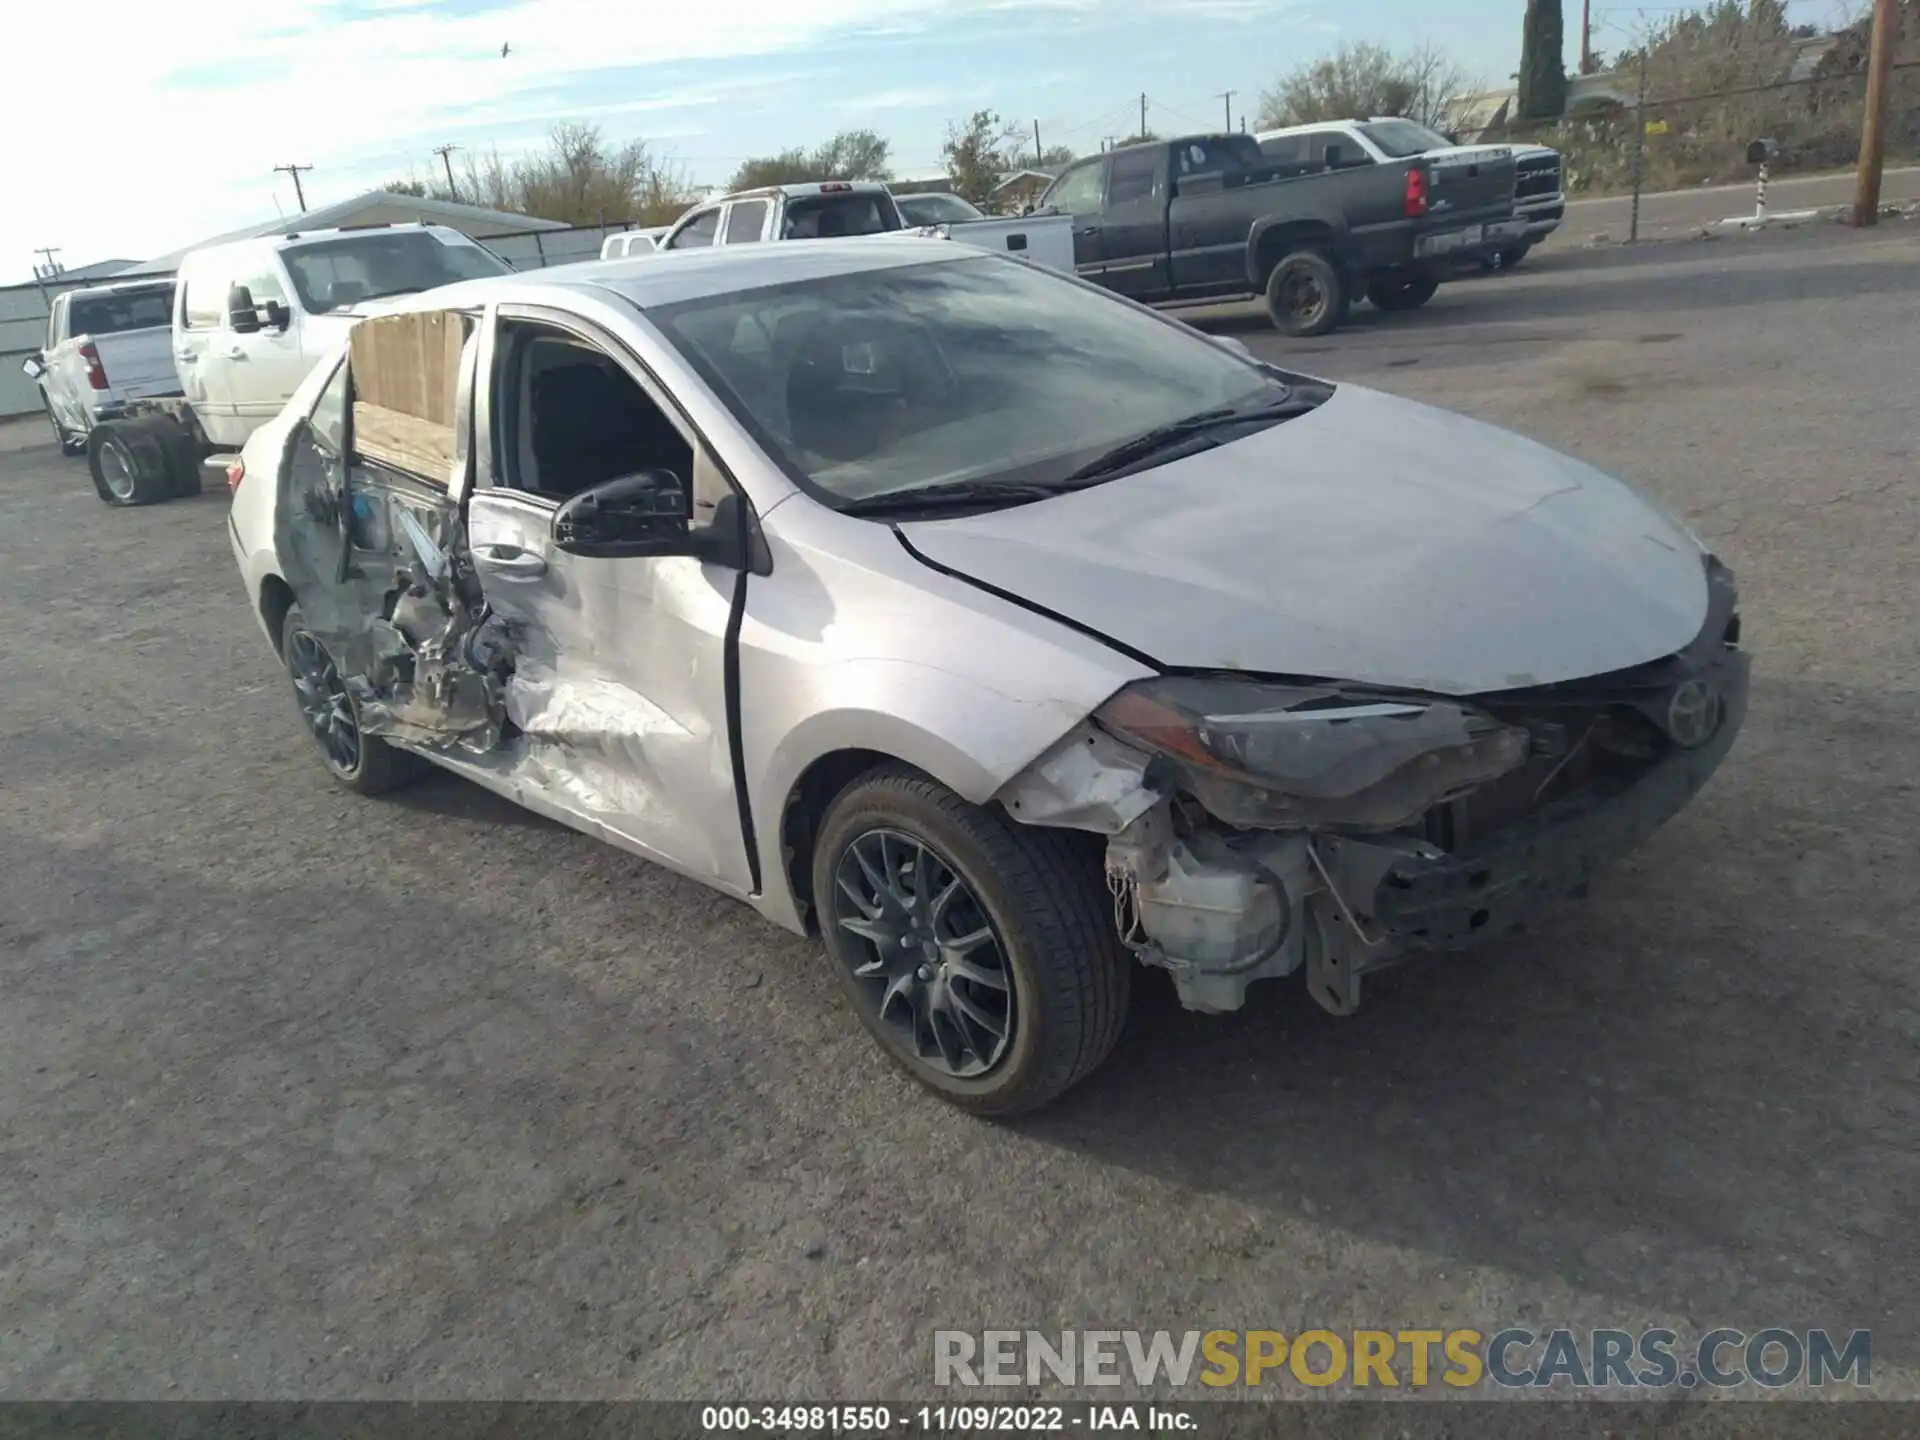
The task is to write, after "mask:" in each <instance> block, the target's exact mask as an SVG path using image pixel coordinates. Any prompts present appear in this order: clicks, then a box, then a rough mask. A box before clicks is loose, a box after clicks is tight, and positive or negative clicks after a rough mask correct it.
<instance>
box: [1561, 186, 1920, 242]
mask: <svg viewBox="0 0 1920 1440" xmlns="http://www.w3.org/2000/svg"><path fill="white" fill-rule="evenodd" d="M1880 196H1881V200H1882V201H1883V202H1884V203H1887V204H1892V203H1893V202H1895V201H1908V200H1920V167H1902V168H1899V169H1891V170H1888V171H1887V172H1886V174H1885V175H1884V176H1882V178H1881V184H1880ZM1753 200H1754V187H1753V186H1752V185H1728V186H1713V187H1711V188H1708V189H1701V190H1673V191H1665V192H1662V193H1661V194H1658V195H1642V196H1641V197H1640V234H1641V236H1642V237H1643V238H1646V239H1663V238H1667V237H1671V236H1674V235H1684V234H1686V233H1687V232H1688V231H1691V230H1698V229H1700V228H1701V227H1702V226H1706V225H1713V224H1716V223H1718V222H1719V221H1721V220H1725V219H1727V218H1728V217H1729V216H1733V215H1751V214H1752V213H1753ZM1852 203H1853V176H1852V175H1851V174H1845V175H1810V176H1801V177H1797V178H1782V179H1778V180H1774V181H1772V182H1770V183H1769V184H1768V186H1767V206H1768V208H1769V209H1771V210H1811V209H1817V208H1818V207H1820V206H1823V205H1850V204H1852ZM1632 214H1633V201H1632V200H1631V199H1630V198H1629V197H1626V196H1620V195H1610V196H1607V197H1606V198H1605V199H1600V200H1575V201H1574V202H1573V203H1572V204H1570V205H1569V206H1568V207H1567V220H1566V224H1564V225H1563V226H1561V227H1560V229H1559V230H1558V231H1557V232H1556V233H1555V234H1554V235H1553V237H1552V238H1551V239H1550V240H1549V241H1548V242H1547V245H1546V246H1545V247H1543V248H1545V249H1547V250H1548V251H1549V252H1550V251H1551V250H1553V249H1557V248H1560V247H1563V246H1567V245H1584V244H1586V243H1587V242H1588V241H1589V240H1590V239H1592V237H1593V236H1595V235H1597V234H1601V233H1603V232H1604V233H1605V234H1607V235H1609V236H1611V237H1612V238H1613V239H1614V240H1615V241H1624V240H1625V239H1626V238H1627V235H1628V234H1629V233H1630V230H1631V224H1632Z"/></svg>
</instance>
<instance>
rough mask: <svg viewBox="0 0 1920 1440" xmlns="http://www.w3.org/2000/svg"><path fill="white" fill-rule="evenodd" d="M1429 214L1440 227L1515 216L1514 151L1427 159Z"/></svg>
mask: <svg viewBox="0 0 1920 1440" xmlns="http://www.w3.org/2000/svg"><path fill="white" fill-rule="evenodd" d="M1425 163H1426V165H1427V178H1428V213H1429V214H1430V215H1431V216H1432V217H1433V218H1434V220H1435V222H1436V223H1444V222H1448V221H1453V220H1498V219H1503V218H1505V217H1506V216H1507V215H1510V214H1512V213H1513V182H1514V160H1513V151H1511V150H1509V149H1508V148H1507V147H1506V146H1504V145H1495V146H1488V147H1487V148H1486V149H1483V150H1460V151H1448V152H1447V153H1446V154H1444V155H1434V156H1429V157H1427V160H1426V162H1425Z"/></svg>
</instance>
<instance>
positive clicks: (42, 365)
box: [20, 355, 47, 380]
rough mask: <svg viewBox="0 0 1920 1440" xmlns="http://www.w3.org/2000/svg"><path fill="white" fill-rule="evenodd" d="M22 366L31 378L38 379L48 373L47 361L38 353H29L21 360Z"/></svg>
mask: <svg viewBox="0 0 1920 1440" xmlns="http://www.w3.org/2000/svg"><path fill="white" fill-rule="evenodd" d="M20 368H21V369H22V370H24V371H26V372H27V378H28V379H29V380H38V379H39V378H40V377H41V376H42V375H44V374H46V373H47V362H46V361H45V360H43V359H42V358H41V357H40V356H38V355H29V356H27V358H26V359H24V360H22V361H21V362H20Z"/></svg>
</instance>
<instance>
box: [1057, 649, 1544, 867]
mask: <svg viewBox="0 0 1920 1440" xmlns="http://www.w3.org/2000/svg"><path fill="white" fill-rule="evenodd" d="M1094 719H1095V720H1097V721H1098V722H1099V723H1100V724H1101V725H1102V726H1104V727H1105V728H1106V729H1108V730H1110V731H1112V732H1113V733H1114V734H1115V735H1118V736H1120V737H1122V738H1123V739H1127V740H1130V741H1132V742H1133V743H1134V744H1136V745H1139V746H1142V747H1143V748H1145V749H1147V750H1150V751H1152V752H1154V753H1155V754H1158V755H1163V756H1165V757H1166V758H1167V759H1168V760H1170V761H1171V762H1173V764H1174V765H1175V767H1176V768H1177V769H1178V770H1179V772H1180V774H1181V776H1182V777H1183V779H1184V781H1185V783H1186V788H1188V789H1189V790H1190V791H1191V792H1192V793H1193V794H1194V796H1195V797H1196V798H1197V799H1198V800H1199V801H1200V803H1201V804H1202V805H1204V806H1205V807H1206V808H1207V809H1208V811H1210V812H1211V813H1212V814H1213V815H1214V816H1215V817H1217V818H1218V819H1220V820H1223V821H1225V822H1226V823H1227V824H1229V825H1240V826H1247V827H1250V828H1257V829H1290V828H1316V827H1323V826H1324V827H1328V828H1340V829H1353V830H1393V829H1398V828H1400V827H1401V826H1404V825H1408V824H1411V823H1412V822H1413V821H1415V820H1417V819H1419V818H1420V816H1421V815H1423V814H1425V813H1426V812H1427V811H1428V810H1430V809H1431V808H1432V807H1433V806H1435V805H1438V804H1440V803H1442V802H1444V801H1446V800H1449V799H1452V798H1454V797H1455V796H1458V795H1460V794H1462V793H1464V792H1466V791H1468V790H1471V789H1473V788H1474V787H1475V786H1477V785H1481V784H1484V783H1485V782H1487V781H1488V780H1492V779H1494V778H1495V777H1496V776H1500V775H1504V774H1506V773H1507V772H1508V771H1509V770H1512V769H1513V768H1514V767H1515V766H1517V765H1519V764H1520V763H1521V762H1522V761H1523V760H1524V759H1526V756H1527V751H1528V749H1529V745H1530V740H1529V737H1528V735H1527V732H1526V731H1525V730H1521V729H1517V728H1515V727H1513V726H1510V725H1503V724H1501V723H1500V722H1499V721H1497V720H1495V719H1493V718H1492V717H1491V716H1488V715H1483V714H1481V713H1480V712H1478V711H1476V710H1472V709H1469V708H1468V707H1467V706H1465V705H1461V704H1458V703H1456V702H1453V701H1448V700H1427V699H1418V698H1400V697H1387V696H1369V695H1365V694H1361V693H1355V692H1352V691H1347V690H1342V689H1336V688H1333V687H1317V686H1288V685H1277V684H1263V683H1260V682H1257V681H1249V680H1238V679H1233V678H1230V677H1226V678H1208V677H1191V678H1190V677H1184V676H1169V677H1165V678H1162V679H1158V680H1144V681H1141V682H1140V683H1138V684H1135V685H1129V686H1128V687H1127V688H1126V689H1124V690H1122V691H1120V692H1119V693H1118V694H1116V695H1115V696H1114V697H1113V698H1112V699H1110V700H1108V701H1107V703H1106V704H1104V705H1102V706H1101V707H1100V709H1099V710H1097V711H1096V712H1095V713H1094Z"/></svg>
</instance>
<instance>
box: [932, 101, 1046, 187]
mask: <svg viewBox="0 0 1920 1440" xmlns="http://www.w3.org/2000/svg"><path fill="white" fill-rule="evenodd" d="M1025 140H1026V131H1024V130H1022V129H1021V128H1020V127H1019V126H1017V125H1009V124H1007V123H1005V122H1004V121H1002V120H1001V118H1000V117H999V116H998V115H997V114H995V113H994V112H993V111H991V110H976V111H974V112H973V114H972V115H971V116H969V117H968V119H967V122H966V123H965V124H964V125H955V124H949V125H948V126H947V138H946V142H945V143H944V144H942V145H941V147H940V153H941V155H942V156H943V157H944V158H945V159H946V162H947V178H948V179H949V180H951V181H952V182H953V193H954V194H956V195H959V196H961V197H962V198H964V199H967V200H971V201H972V202H973V203H974V204H976V205H984V204H986V203H987V200H988V198H989V197H990V196H991V195H992V194H993V187H994V186H996V185H998V184H999V183H1000V177H1001V176H1002V175H1004V174H1006V172H1007V171H1009V170H1015V169H1018V168H1019V167H1020V166H1021V165H1022V164H1024V163H1025V161H1024V159H1023V155H1022V146H1023V144H1024V142H1025Z"/></svg>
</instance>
